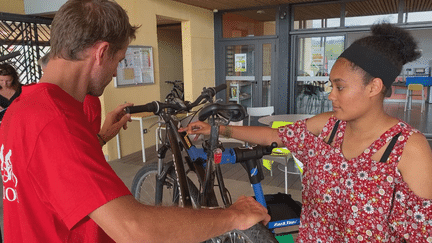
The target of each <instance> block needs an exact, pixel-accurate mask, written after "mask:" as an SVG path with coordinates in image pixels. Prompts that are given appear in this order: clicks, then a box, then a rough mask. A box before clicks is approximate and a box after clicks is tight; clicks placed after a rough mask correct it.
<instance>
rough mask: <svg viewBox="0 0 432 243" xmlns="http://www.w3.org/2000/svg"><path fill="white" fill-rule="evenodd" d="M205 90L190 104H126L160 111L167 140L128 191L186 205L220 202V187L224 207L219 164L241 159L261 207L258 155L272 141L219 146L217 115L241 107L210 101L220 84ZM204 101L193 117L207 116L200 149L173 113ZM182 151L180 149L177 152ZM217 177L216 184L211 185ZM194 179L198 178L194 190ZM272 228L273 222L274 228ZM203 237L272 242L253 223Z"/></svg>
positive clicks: (231, 116)
mask: <svg viewBox="0 0 432 243" xmlns="http://www.w3.org/2000/svg"><path fill="white" fill-rule="evenodd" d="M225 87H226V86H225V85H223V87H221V86H219V87H216V88H210V89H204V90H203V92H202V94H201V95H200V96H199V97H198V98H197V100H196V101H194V102H193V103H188V102H185V103H182V102H179V101H178V100H177V99H174V100H171V101H169V102H167V103H160V102H156V101H155V102H152V103H149V104H147V105H144V106H135V107H130V108H129V110H128V112H131V113H134V112H143V111H150V112H154V113H155V114H157V115H159V116H160V117H161V119H162V120H164V121H165V123H166V136H167V139H166V142H165V143H164V144H163V145H162V147H160V149H159V151H158V162H157V163H149V164H146V165H144V166H143V168H141V169H140V170H139V171H138V173H137V174H136V176H135V178H134V180H133V185H132V194H133V195H134V196H135V198H136V199H137V200H138V201H140V202H141V203H144V204H150V205H165V206H169V205H179V206H186V207H192V206H193V207H195V208H199V207H219V203H218V200H217V197H216V193H215V190H214V187H215V185H217V186H218V187H219V191H220V197H221V200H222V205H223V207H228V206H229V205H231V204H232V200H231V197H230V195H229V191H228V189H227V188H226V187H225V185H224V181H223V176H222V173H221V169H220V164H224V163H236V162H242V165H243V166H244V167H245V169H246V170H247V172H248V175H249V178H250V181H251V183H252V185H253V188H254V192H255V197H256V199H257V201H258V202H260V203H261V204H263V205H264V206H266V201H265V197H264V194H263V192H262V187H261V184H260V181H261V180H262V179H263V172H262V169H261V167H260V166H259V165H260V164H259V163H258V159H260V158H262V156H263V155H265V154H270V153H271V151H272V148H274V147H275V146H276V144H273V145H272V146H265V147H262V146H255V147H252V148H230V149H226V150H224V149H223V147H222V145H221V144H219V142H218V137H219V135H218V134H219V132H218V129H219V125H218V119H217V118H218V117H220V116H221V117H223V118H225V119H226V123H228V122H229V121H239V120H243V119H244V118H245V115H246V111H245V109H244V107H243V106H241V105H238V104H219V103H211V102H212V97H213V96H214V95H215V94H216V91H217V90H221V89H222V88H225ZM203 100H204V101H205V102H206V101H209V102H210V104H209V105H207V106H205V107H204V108H202V109H201V111H200V112H199V116H198V119H200V120H207V119H208V120H209V123H210V125H211V127H212V130H211V135H210V139H208V140H206V142H205V143H204V145H203V148H202V149H199V148H196V147H195V146H194V145H192V143H191V141H190V139H189V137H188V136H187V135H186V134H180V133H179V132H178V123H179V120H178V119H176V117H175V114H177V113H178V112H180V111H187V112H189V111H190V110H191V109H192V108H193V107H196V106H198V105H200V104H201V101H203ZM169 149H171V150H172V153H173V161H170V162H167V163H164V158H165V156H166V153H167V151H168V150H169ZM182 152H183V154H182ZM215 180H217V184H215ZM194 181H198V185H199V189H198V187H197V186H196V185H195V183H194ZM273 228H275V227H273ZM207 242H252V243H255V242H277V241H276V239H275V238H274V235H273V233H272V232H271V231H269V230H268V228H266V227H265V226H264V225H262V224H257V225H255V226H253V227H252V228H250V229H248V230H246V231H232V232H227V233H226V234H224V235H222V236H219V237H216V238H213V239H210V240H209V241H207Z"/></svg>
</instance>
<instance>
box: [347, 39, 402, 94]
mask: <svg viewBox="0 0 432 243" xmlns="http://www.w3.org/2000/svg"><path fill="white" fill-rule="evenodd" d="M339 57H343V58H346V59H348V60H349V61H351V62H353V63H354V64H355V65H357V66H359V67H361V68H362V69H363V70H365V71H366V72H368V73H369V74H370V75H372V76H373V77H375V78H380V79H381V80H382V81H383V84H384V86H386V88H387V89H389V88H390V87H391V85H392V83H393V82H394V81H395V79H396V77H397V76H398V75H399V73H400V71H399V70H398V68H396V67H395V66H394V65H393V64H392V63H390V62H389V61H388V59H387V58H385V57H383V56H382V55H381V54H379V53H377V52H376V51H373V50H371V49H369V48H367V47H364V46H361V45H358V44H352V45H351V46H350V47H348V48H347V49H346V50H345V51H344V52H342V54H341V55H340V56H339Z"/></svg>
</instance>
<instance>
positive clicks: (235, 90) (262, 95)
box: [224, 40, 276, 107]
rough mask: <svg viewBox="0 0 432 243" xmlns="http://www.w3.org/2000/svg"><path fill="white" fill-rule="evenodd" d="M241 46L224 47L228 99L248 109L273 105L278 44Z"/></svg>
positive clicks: (263, 42) (273, 42) (246, 44)
mask: <svg viewBox="0 0 432 243" xmlns="http://www.w3.org/2000/svg"><path fill="white" fill-rule="evenodd" d="M241 43H242V44H238V45H237V44H226V45H225V46H224V52H225V81H226V84H227V87H228V92H227V96H226V100H227V101H229V102H235V103H238V104H242V105H243V106H245V107H260V106H270V105H273V104H274V101H273V97H274V95H273V94H274V90H273V86H274V85H272V82H274V81H273V80H274V79H275V77H274V75H272V74H274V73H275V71H274V68H275V67H274V65H273V64H274V63H275V61H274V58H275V55H274V54H275V50H276V44H275V43H276V41H275V40H259V41H258V40H257V41H248V42H241Z"/></svg>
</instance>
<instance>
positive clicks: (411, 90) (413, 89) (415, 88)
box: [404, 84, 426, 112]
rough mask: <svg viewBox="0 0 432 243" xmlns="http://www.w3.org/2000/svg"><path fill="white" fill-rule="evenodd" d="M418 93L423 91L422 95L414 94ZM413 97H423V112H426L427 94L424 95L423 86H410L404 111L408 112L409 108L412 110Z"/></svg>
mask: <svg viewBox="0 0 432 243" xmlns="http://www.w3.org/2000/svg"><path fill="white" fill-rule="evenodd" d="M417 91H421V94H420V93H414V92H417ZM413 96H421V112H423V111H424V109H425V102H426V101H425V93H424V88H423V85H422V84H409V85H408V88H407V94H406V98H405V109H404V111H406V110H407V107H409V109H411V105H412V97H413Z"/></svg>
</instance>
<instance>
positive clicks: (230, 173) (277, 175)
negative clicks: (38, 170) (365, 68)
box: [0, 102, 432, 229]
mask: <svg viewBox="0 0 432 243" xmlns="http://www.w3.org/2000/svg"><path fill="white" fill-rule="evenodd" d="M384 107H385V110H386V112H388V113H389V114H391V115H393V116H396V117H398V118H400V119H402V120H404V121H407V122H408V123H410V124H411V125H412V126H414V127H415V128H417V129H419V130H420V131H421V132H423V133H425V134H426V135H428V136H431V137H432V105H426V111H425V112H423V113H421V112H420V104H417V103H414V104H413V107H412V110H411V111H407V112H404V103H403V102H389V103H385V106H384ZM146 151H148V152H146V156H147V159H148V161H155V158H156V157H155V156H156V155H155V152H154V147H153V148H149V149H147V150H146ZM141 156H142V155H141V151H138V152H136V153H133V154H131V155H128V156H125V157H123V158H122V159H119V160H113V161H110V162H109V164H110V165H111V166H112V168H113V169H114V170H115V171H116V173H117V174H118V175H119V177H120V178H121V179H122V180H123V181H124V183H125V184H126V185H127V186H128V187H129V188H130V186H131V184H132V179H133V177H134V175H135V173H136V172H137V171H138V170H139V169H140V168H141V166H142V157H141ZM274 167H276V166H274ZM223 170H224V174H225V177H226V178H227V180H226V184H227V188H228V189H229V190H230V193H231V195H232V198H233V200H234V199H236V198H238V197H239V196H240V195H252V194H253V192H252V189H251V187H250V184H249V183H248V182H247V179H246V173H245V172H244V170H243V169H242V168H241V167H239V166H231V167H229V168H228V167H224V168H223ZM288 184H289V188H290V190H289V193H290V194H292V196H293V198H294V199H296V200H300V199H301V193H300V188H301V185H300V180H299V177H295V176H292V177H290V180H289V183H288ZM263 190H264V193H266V194H272V193H277V192H283V191H284V179H283V172H282V171H281V170H280V169H278V168H277V167H276V168H274V169H273V176H270V173H269V172H268V171H266V173H265V180H264V181H263ZM1 207H2V203H1ZM2 211H3V210H2ZM0 217H1V227H2V229H3V214H2V213H1V215H0Z"/></svg>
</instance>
